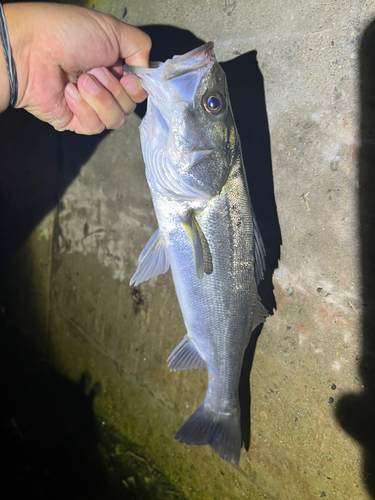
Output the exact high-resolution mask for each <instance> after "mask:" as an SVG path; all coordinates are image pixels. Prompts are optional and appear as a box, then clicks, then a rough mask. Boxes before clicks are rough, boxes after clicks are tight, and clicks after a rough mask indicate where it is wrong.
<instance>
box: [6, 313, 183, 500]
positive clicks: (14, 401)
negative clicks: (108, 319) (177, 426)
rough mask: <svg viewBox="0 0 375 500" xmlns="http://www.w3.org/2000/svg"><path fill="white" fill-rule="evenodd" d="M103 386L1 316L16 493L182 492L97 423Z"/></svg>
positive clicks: (138, 495)
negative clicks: (58, 367) (71, 370)
mask: <svg viewBox="0 0 375 500" xmlns="http://www.w3.org/2000/svg"><path fill="white" fill-rule="evenodd" d="M99 391H100V387H99V386H98V385H95V384H94V385H92V384H91V380H90V377H89V375H88V374H86V373H85V374H83V375H82V377H81V380H80V381H79V382H78V383H74V382H71V381H70V380H68V379H66V378H65V377H63V376H62V375H60V374H58V373H57V372H56V371H55V370H54V369H53V368H52V367H51V366H49V365H48V363H47V362H46V360H45V358H43V357H42V356H41V355H40V353H39V352H38V350H37V349H36V348H35V347H34V346H33V343H32V341H31V339H30V338H28V337H27V336H25V335H23V334H21V333H20V332H18V331H17V329H16V328H15V327H14V326H12V325H11V324H9V323H8V322H6V321H5V320H4V319H2V320H0V407H1V415H0V442H1V447H0V462H1V464H2V465H1V468H0V479H1V487H2V491H8V493H9V495H10V496H9V498H14V499H16V500H18V499H21V498H30V497H32V498H39V499H41V500H43V499H46V500H47V499H48V500H51V499H54V500H60V499H61V500H68V499H69V500H83V499H87V500H96V499H98V500H103V499H106V500H120V499H145V500H146V499H150V500H151V499H152V500H154V499H155V500H158V499H160V500H164V499H168V500H169V499H176V498H178V499H181V500H183V498H184V496H183V495H182V494H181V493H180V492H179V491H178V490H177V489H176V487H175V486H174V485H172V484H171V483H170V482H169V480H168V479H167V478H166V477H165V476H164V475H163V474H162V472H161V471H160V469H159V468H158V467H156V465H154V464H152V463H151V462H148V461H146V460H145V459H144V458H143V457H142V456H140V453H139V451H138V450H137V447H136V446H135V445H134V444H133V443H130V442H127V441H125V440H124V437H123V436H120V435H119V434H118V433H117V432H116V431H115V430H114V429H112V428H109V427H108V425H106V426H105V425H104V426H103V425H102V424H101V423H97V420H96V418H95V416H94V412H93V401H94V398H95V397H96V395H97V394H98V392H99Z"/></svg>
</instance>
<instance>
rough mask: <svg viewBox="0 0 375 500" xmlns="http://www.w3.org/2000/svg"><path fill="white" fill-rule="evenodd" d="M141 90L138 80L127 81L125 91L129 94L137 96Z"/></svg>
mask: <svg viewBox="0 0 375 500" xmlns="http://www.w3.org/2000/svg"><path fill="white" fill-rule="evenodd" d="M141 89H142V87H141V84H140V83H139V80H138V78H129V79H128V80H127V81H126V85H125V90H126V92H127V93H128V94H137V93H138V92H139V91H140V90H141Z"/></svg>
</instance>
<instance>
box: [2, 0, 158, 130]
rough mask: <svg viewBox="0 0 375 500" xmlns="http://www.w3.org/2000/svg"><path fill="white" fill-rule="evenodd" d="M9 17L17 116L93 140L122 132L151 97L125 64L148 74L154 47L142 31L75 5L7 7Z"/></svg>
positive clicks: (11, 5)
mask: <svg viewBox="0 0 375 500" xmlns="http://www.w3.org/2000/svg"><path fill="white" fill-rule="evenodd" d="M4 11H5V17H6V20H7V25H8V31H9V38H10V42H11V47H12V53H13V59H14V61H15V65H16V71H17V77H18V100H17V105H16V107H17V108H24V109H26V110H27V111H29V112H30V113H32V114H33V115H35V116H36V117H37V118H39V119H41V120H43V121H46V122H48V123H50V124H51V125H52V126H53V127H54V128H55V129H56V130H60V131H62V130H71V131H73V132H76V133H78V134H90V135H91V134H97V133H100V132H102V131H103V130H104V129H105V128H108V129H115V128H118V127H120V126H121V125H122V124H123V123H124V118H125V115H129V114H131V113H132V112H133V111H134V109H135V107H136V103H139V102H142V101H143V100H144V99H145V98H146V97H147V94H146V92H145V91H144V90H143V89H142V87H141V86H140V83H139V80H138V79H137V77H135V75H123V71H122V61H121V60H122V59H125V61H126V62H127V63H128V64H131V65H135V66H143V67H147V65H148V57H149V52H150V48H151V41H150V38H149V37H148V35H146V34H145V33H144V32H142V31H141V30H139V29H137V28H135V27H133V26H130V25H127V24H124V23H122V22H121V21H119V20H117V19H116V18H114V17H112V16H110V15H107V14H102V13H100V12H96V11H93V10H89V9H85V8H82V7H76V6H73V5H60V4H47V3H23V4H6V5H4ZM0 55H1V54H0ZM8 102H9V99H8Z"/></svg>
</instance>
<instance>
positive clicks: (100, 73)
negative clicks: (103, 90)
mask: <svg viewBox="0 0 375 500" xmlns="http://www.w3.org/2000/svg"><path fill="white" fill-rule="evenodd" d="M89 75H94V76H95V78H96V79H97V80H99V82H100V83H102V84H103V85H105V84H106V83H107V82H108V80H109V78H108V75H107V73H106V71H105V69H104V68H94V69H92V70H91V71H89Z"/></svg>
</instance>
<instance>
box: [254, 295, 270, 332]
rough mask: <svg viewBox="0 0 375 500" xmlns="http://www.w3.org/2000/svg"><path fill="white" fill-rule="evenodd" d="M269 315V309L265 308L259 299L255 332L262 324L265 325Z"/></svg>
mask: <svg viewBox="0 0 375 500" xmlns="http://www.w3.org/2000/svg"><path fill="white" fill-rule="evenodd" d="M268 316H269V313H268V311H267V309H266V308H265V307H264V305H263V304H262V302H261V301H260V297H258V301H257V305H256V307H255V313H254V320H253V330H254V328H256V327H257V326H258V325H260V323H264V322H265V321H266V319H267V318H268Z"/></svg>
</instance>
